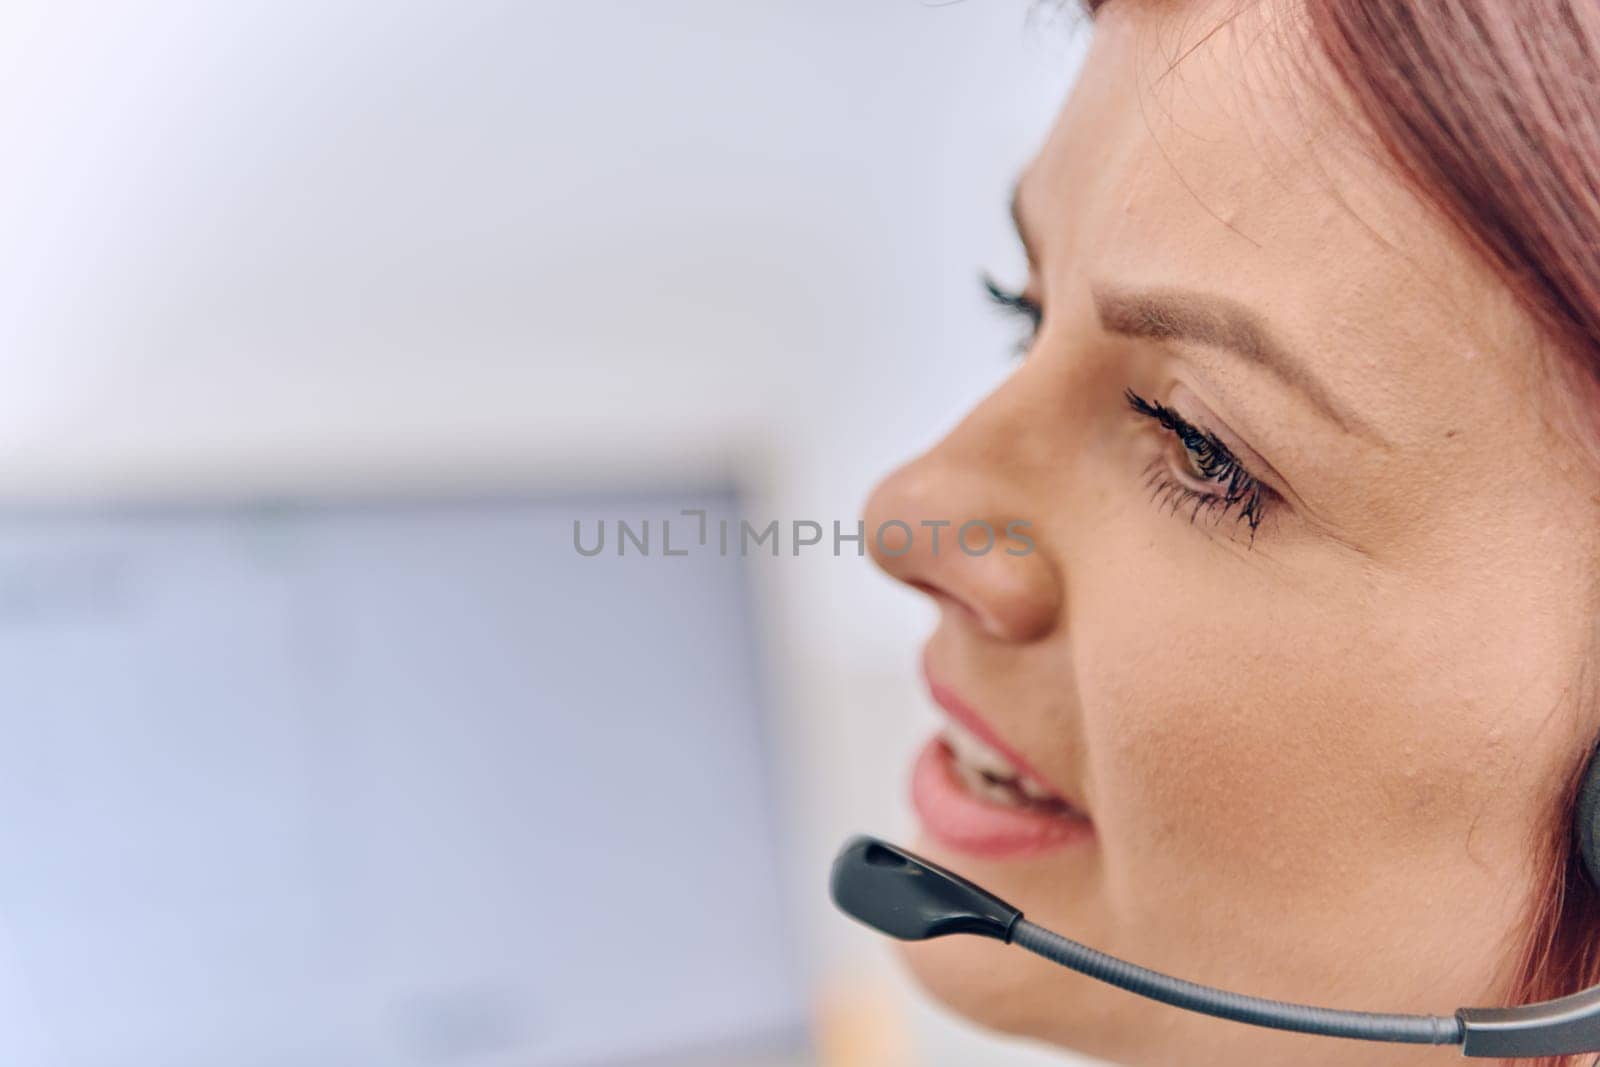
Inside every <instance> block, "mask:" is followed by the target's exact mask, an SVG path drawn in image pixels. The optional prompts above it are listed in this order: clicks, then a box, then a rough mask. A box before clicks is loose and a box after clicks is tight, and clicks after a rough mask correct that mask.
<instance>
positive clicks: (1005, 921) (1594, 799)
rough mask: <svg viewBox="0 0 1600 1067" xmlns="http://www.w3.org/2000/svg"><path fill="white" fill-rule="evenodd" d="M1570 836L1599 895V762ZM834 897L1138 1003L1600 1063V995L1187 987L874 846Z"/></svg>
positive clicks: (841, 865) (882, 922) (872, 914)
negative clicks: (1298, 1000)
mask: <svg viewBox="0 0 1600 1067" xmlns="http://www.w3.org/2000/svg"><path fill="white" fill-rule="evenodd" d="M1573 832H1574V835H1575V837H1576V839H1577V845H1578V852H1579V855H1580V856H1581V858H1582V860H1583V867H1584V871H1585V872H1586V873H1587V874H1588V876H1589V879H1590V881H1592V882H1593V883H1594V884H1595V885H1596V886H1600V758H1596V756H1595V755H1594V754H1591V755H1590V758H1589V765H1588V767H1587V769H1586V770H1585V771H1584V778H1583V786H1582V788H1581V789H1580V790H1579V792H1578V802H1577V805H1576V809H1575V811H1574V813H1573ZM831 888H832V894H833V902H834V903H835V904H836V905H838V907H839V908H840V909H842V910H843V911H845V912H846V913H847V914H849V915H850V916H852V917H853V918H855V919H857V920H859V921H861V922H863V923H866V924H867V925H868V926H871V927H873V928H874V929H877V930H879V931H881V932H882V933H885V934H888V935H889V936H890V937H895V938H899V939H900V940H902V941H924V940H927V939H929V938H934V937H944V936H946V935H947V934H975V935H977V936H979V937H991V938H994V939H995V940H997V941H1004V942H1005V943H1006V944H1008V945H1019V946H1021V947H1022V948H1025V949H1027V950H1028V951H1029V952H1032V953H1034V954H1036V955H1039V956H1043V957H1044V958H1045V959H1047V960H1050V961H1051V962H1052V963H1059V964H1061V965H1062V966H1063V967H1070V968H1071V969H1073V970H1075V971H1078V972H1080V973H1082V974H1086V975H1088V976H1089V977H1091V978H1097V979H1099V980H1100V981H1102V982H1108V983H1110V984H1111V985H1114V986H1119V987H1120V988H1122V989H1126V990H1128V991H1129V992H1132V993H1137V994H1139V995H1140V996H1144V997H1149V998H1151V999H1152V1000H1159V1001H1161V1002H1162V1003H1165V1004H1172V1005H1175V1006H1177V1007H1179V1008H1183V1009H1185V1010H1187V1011H1195V1012H1200V1013H1201V1014H1203V1015H1214V1016H1216V1017H1217V1018H1219V1019H1230V1020H1232V1021H1234V1022H1241V1023H1248V1024H1250V1025H1252V1026H1266V1027H1271V1028H1272V1029H1275V1030H1294V1031H1297V1032H1299V1033H1305V1034H1321V1035H1324V1036H1327V1037H1348V1038H1355V1039H1357V1040H1362V1041H1389V1042H1402V1043H1407V1044H1414V1045H1460V1046H1461V1054H1462V1055H1463V1056H1498V1057H1501V1058H1518V1057H1524V1056H1527V1057H1532V1056H1561V1055H1571V1054H1574V1053H1581V1052H1600V986H1591V987H1590V988H1588V989H1584V990H1581V991H1580V992H1577V993H1572V994H1570V995H1568V996H1564V997H1559V998H1557V999H1555V1000H1546V1001H1541V1002H1539V1003H1537V1004H1524V1005H1521V1006H1519V1007H1514V1008H1458V1009H1456V1012H1455V1014H1454V1015H1399V1014H1384V1013H1379V1012H1365V1011H1340V1010H1335V1009H1333V1008H1319V1007H1313V1006H1311V1005H1306V1004H1289V1003H1285V1002H1283V1001H1278V1000H1265V999H1262V998H1261V997H1250V996H1245V995H1244V994H1242V993H1233V992H1229V991H1228V990H1225V989H1217V988H1215V987H1213V986H1206V985H1200V984H1198V983H1195V982H1186V981H1184V980H1183V979H1181V978H1173V977H1172V976H1171V975H1166V974H1162V973H1160V972H1159V971H1152V970H1149V969H1147V968H1144V967H1140V966H1138V965H1136V964H1132V963H1129V962H1127V961H1126V960H1122V959H1118V958H1117V957H1116V956H1110V955H1107V954H1106V953H1104V952H1098V951H1096V950H1095V949H1092V948H1089V947H1088V946H1087V945H1082V944H1079V943H1078V942H1076V941H1072V940H1069V939H1068V938H1065V937H1062V936H1061V935H1060V934H1057V933H1052V932H1051V931H1049V930H1046V929H1045V928H1044V927H1042V926H1038V925H1036V924H1034V923H1031V922H1029V921H1028V920H1027V919H1025V918H1023V916H1022V912H1020V911H1018V910H1017V909H1016V908H1014V907H1012V906H1011V905H1010V904H1007V903H1006V902H1005V901H1003V900H1001V899H1000V898H999V897H997V896H995V895H994V894H992V893H989V892H987V891H986V890H984V889H982V888H980V887H978V886H976V885H973V884H972V883H971V882H969V881H967V880H966V879H965V878H962V877H960V876H958V875H955V874H952V873H951V872H949V871H947V870H945V869H944V868H942V867H939V866H937V865H935V864H933V863H930V862H928V861H927V860H925V859H922V858H921V857H920V856H916V855H913V854H912V853H910V852H907V851H906V850H905V849H903V848H897V847H896V846H894V845H891V844H888V843H886V842H883V841H879V840H877V839H876V838H872V837H855V838H852V839H851V840H849V841H848V842H846V843H845V846H844V848H843V849H842V850H841V851H840V853H839V855H838V858H837V859H835V860H834V861H833V878H832V886H831Z"/></svg>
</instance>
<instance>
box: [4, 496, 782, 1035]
mask: <svg viewBox="0 0 1600 1067" xmlns="http://www.w3.org/2000/svg"><path fill="white" fill-rule="evenodd" d="M684 509H701V510H704V511H705V512H706V513H707V515H708V517H709V520H710V521H711V522H713V523H715V522H716V521H717V520H718V518H719V517H733V516H736V515H737V513H738V510H739V497H738V494H737V493H736V492H734V491H733V490H731V489H721V488H717V489H711V490H698V491H691V492H684V493H675V494H668V493H665V492H659V491H652V492H641V493H614V494H597V493H590V494H543V495H528V496H522V497H518V496H505V497H494V498H484V499H451V498H440V499H409V500H390V501H383V502H372V501H367V502H350V503H339V502H337V501H326V500H324V501H301V502H276V503H266V502H241V503H237V504H222V503H214V504H196V505H192V506H184V505H165V506H152V505H143V506H135V505H126V506H104V507H76V508H60V509H46V510H13V511H9V512H5V511H0V693H3V697H0V719H3V725H4V732H3V740H0V1063H6V1064H12V1063H16V1064H28V1065H37V1067H147V1065H148V1067H216V1065H218V1064H227V1065H229V1067H257V1065H259V1067H302V1065H305V1067H312V1065H315V1067H362V1065H373V1067H380V1065H381V1067H388V1065H411V1064H417V1065H443V1064H449V1065H462V1067H500V1065H506V1067H509V1065H512V1064H515V1065H517V1067H530V1065H531V1067H556V1065H561V1067H566V1065H575V1064H607V1063H620V1062H640V1061H650V1062H655V1061H657V1060H659V1061H660V1062H667V1063H671V1062H706V1061H707V1060H708V1059H709V1058H710V1054H711V1053H712V1052H715V1051H716V1050H718V1049H725V1048H743V1049H755V1050H763V1049H772V1048H780V1047H783V1048H789V1047H793V1046H795V1045H796V1044H797V1043H799V1042H800V1041H801V1040H802V1039H801V1037H800V1035H801V1033H802V1032H803V1024H804V1019H805V1003H804V998H803V994H802V988H801V983H800V980H799V978H798V976H797V974H796V971H795V959H794V952H793V946H792V944H791V937H790V934H791V928H790V925H789V924H788V923H787V922H786V921H785V917H784V903H783V895H782V894H781V892H780V888H779V886H780V881H779V874H778V868H779V863H780V860H781V852H780V848H779V845H778V843H777V835H778V829H777V822H776V820H775V818H774V812H775V797H774V790H773V782H772V773H771V756H772V753H771V750H770V745H769V744H768V737H767V733H768V719H767V712H768V707H767V699H766V697H767V694H766V692H765V689H764V681H763V671H762V650H761V647H760V643H759V640H758V638H757V636H756V635H757V631H758V627H757V625H756V623H757V617H756V615H755V611H754V608H753V604H752V596H751V589H750V586H749V582H748V580H747V579H748V575H747V562H748V561H744V560H741V559H739V558H737V556H733V555H727V556H725V555H722V554H719V553H715V552H709V551H701V552H697V553H691V554H688V555H683V556H677V555H675V556H671V557H668V556H665V555H663V554H662V553H661V551H660V543H659V536H660V535H659V532H658V533H657V535H656V537H657V542H656V544H654V545H652V546H651V547H652V548H653V549H654V551H652V552H650V553H649V554H645V553H641V552H638V551H627V552H625V554H622V555H618V553H617V545H616V543H615V539H614V537H613V539H612V541H610V542H608V545H607V550H606V551H605V552H602V553H600V554H596V555H593V556H587V555H584V554H582V553H580V552H578V551H577V546H576V544H575V542H574V527H573V524H574V522H580V523H581V524H582V527H581V529H582V531H583V532H584V537H585V539H587V538H590V537H592V536H593V533H594V531H595V530H596V529H597V523H599V522H600V521H601V520H605V521H606V522H607V523H608V524H611V523H614V522H615V521H616V520H618V519H631V520H633V525H634V528H635V529H637V528H638V524H639V522H640V521H642V520H643V519H646V518H648V519H651V520H652V521H651V525H653V526H657V527H658V528H659V525H660V520H661V519H662V518H665V517H668V516H677V515H679V513H680V511H682V510H684ZM687 529H688V527H686V526H684V525H683V522H682V521H680V522H679V523H678V524H677V527H676V528H675V529H674V531H673V533H674V536H679V535H680V534H681V533H682V532H684V531H686V530H687ZM612 530H613V531H614V526H613V527H612ZM627 547H628V548H629V549H632V548H634V547H635V546H634V545H632V544H630V545H628V546H627ZM673 1057H679V1058H680V1059H677V1060H675V1059H674V1058H673Z"/></svg>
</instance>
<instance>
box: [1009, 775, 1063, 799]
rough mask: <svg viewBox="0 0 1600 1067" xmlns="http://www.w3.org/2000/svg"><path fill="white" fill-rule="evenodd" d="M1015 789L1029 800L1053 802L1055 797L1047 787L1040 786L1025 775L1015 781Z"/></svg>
mask: <svg viewBox="0 0 1600 1067" xmlns="http://www.w3.org/2000/svg"><path fill="white" fill-rule="evenodd" d="M1017 788H1019V789H1021V790H1022V792H1023V795H1024V796H1026V797H1027V798H1028V799H1029V800H1054V799H1055V796H1056V795H1055V794H1054V793H1053V792H1051V791H1050V790H1049V788H1048V787H1046V786H1044V785H1041V784H1040V783H1038V782H1036V781H1034V780H1033V779H1032V778H1029V777H1028V776H1027V775H1023V776H1022V777H1021V778H1019V779H1017Z"/></svg>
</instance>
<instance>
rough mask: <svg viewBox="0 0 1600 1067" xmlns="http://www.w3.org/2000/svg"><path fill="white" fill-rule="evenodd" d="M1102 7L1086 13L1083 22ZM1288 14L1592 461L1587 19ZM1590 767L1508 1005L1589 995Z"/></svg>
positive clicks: (1596, 363) (1599, 323) (1599, 285)
mask: <svg viewBox="0 0 1600 1067" xmlns="http://www.w3.org/2000/svg"><path fill="white" fill-rule="evenodd" d="M1105 2H1106V0H1086V3H1087V6H1088V7H1089V9H1090V10H1091V11H1094V10H1095V9H1098V8H1100V7H1101V6H1103V4H1104V3H1105ZM1301 3H1302V4H1303V7H1304V10H1305V13H1306V15H1307V17H1308V23H1309V28H1310V35H1311V42H1312V45H1313V47H1314V48H1315V49H1316V50H1317V51H1318V52H1319V53H1320V58H1322V59H1324V60H1326V63H1327V65H1328V66H1330V67H1331V68H1332V71H1333V74H1334V77H1335V78H1337V80H1338V84H1339V87H1340V88H1342V89H1343V90H1344V91H1345V93H1346V94H1347V95H1348V97H1349V98H1350V99H1352V100H1353V101H1354V103H1355V107H1356V111H1357V113H1358V117H1359V118H1360V119H1362V120H1364V123H1365V125H1366V126H1367V127H1368V128H1369V129H1370V130H1371V133H1372V135H1375V136H1376V138H1377V139H1378V141H1379V142H1380V143H1381V147H1382V149H1383V150H1384V152H1385V154H1386V156H1387V158H1388V161H1389V162H1390V163H1391V164H1392V165H1393V166H1394V168H1395V169H1396V170H1397V171H1398V173H1399V174H1400V176H1401V177H1402V179H1403V180H1405V181H1406V182H1407V183H1408V184H1409V185H1410V186H1411V187H1412V188H1413V189H1414V190H1415V191H1416V192H1417V193H1419V194H1420V195H1421V196H1422V197H1423V198H1424V199H1425V200H1426V201H1428V202H1429V203H1431V204H1433V205H1434V206H1435V207H1436V208H1437V209H1438V210H1439V211H1440V212H1441V213H1442V215H1443V217H1444V218H1445V219H1447V220H1448V221H1449V223H1450V224H1451V225H1453V226H1454V228H1455V229H1456V230H1457V232H1458V233H1460V234H1461V235H1462V236H1463V237H1465V238H1466V240H1467V241H1468V243H1469V244H1470V245H1471V246H1472V247H1474V248H1476V249H1477V250H1478V252H1479V253H1480V254H1481V256H1482V257H1483V259H1484V261H1485V262H1486V263H1488V264H1489V265H1490V267H1491V268H1493V270H1494V272H1495V273H1496V274H1498V275H1499V277H1500V278H1501V279H1502V280H1503V281H1504V282H1505V284H1506V286H1507V287H1508V288H1509V289H1510V291H1511V292H1512V293H1513V294H1514V295H1515V297H1516V298H1517V300H1518V301H1519V302H1520V303H1521V304H1522V305H1523V307H1525V308H1526V309H1527V310H1528V312H1529V313H1530V314H1531V315H1532V317H1533V319H1534V320H1535V321H1536V322H1537V323H1538V324H1539V325H1540V327H1541V328H1542V330H1543V332H1544V334H1545V335H1546V336H1547V337H1549V338H1550V340H1551V341H1552V342H1553V343H1552V346H1551V347H1552V348H1553V350H1555V351H1557V352H1559V353H1561V354H1562V355H1564V356H1565V357H1566V358H1565V359H1564V360H1562V361H1561V365H1558V366H1556V367H1554V368H1552V369H1553V370H1555V371H1557V372H1562V373H1564V372H1576V373H1564V377H1563V379H1562V380H1560V381H1558V383H1557V385H1558V388H1557V395H1558V396H1562V395H1564V396H1565V397H1566V398H1569V399H1571V398H1577V402H1576V403H1575V404H1574V405H1571V406H1574V407H1577V408H1578V409H1579V410H1580V411H1583V412H1584V413H1585V414H1586V415H1587V420H1586V421H1587V423H1588V427H1587V429H1588V430H1589V431H1590V432H1591V437H1590V439H1589V440H1587V441H1586V442H1585V443H1586V444H1588V445H1589V446H1590V447H1591V448H1593V447H1595V446H1596V444H1597V442H1600V436H1595V435H1593V431H1594V430H1595V429H1596V428H1597V427H1600V418H1597V417H1596V416H1597V415H1600V411H1596V410H1595V405H1596V403H1597V402H1600V401H1597V398H1600V392H1596V391H1595V390H1596V387H1597V386H1600V3H1597V2H1596V0H1515V2H1508V0H1301ZM1563 390H1564V393H1563ZM1585 409H1586V410H1585ZM1588 755H1589V750H1588V749H1583V750H1581V751H1575V752H1573V754H1572V761H1571V764H1570V767H1569V770H1568V773H1567V774H1566V775H1565V777H1564V780H1563V781H1562V782H1560V783H1555V784H1554V785H1553V788H1552V790H1551V802H1550V810H1549V811H1548V813H1547V815H1548V817H1547V819H1546V820H1545V821H1544V823H1543V826H1544V829H1543V831H1542V833H1541V835H1540V840H1539V841H1538V843H1537V846H1538V847H1537V860H1536V862H1537V864H1538V868H1537V870H1536V872H1535V873H1536V877H1537V879H1538V887H1539V888H1538V894H1537V897H1536V900H1535V903H1534V907H1533V908H1532V911H1531V914H1530V915H1529V916H1528V921H1527V924H1526V927H1525V930H1524V931H1523V937H1522V940H1521V943H1520V945H1518V946H1516V947H1515V948H1514V949H1513V952H1512V959H1511V960H1510V966H1511V968H1512V973H1510V974H1509V975H1508V981H1509V982H1510V983H1511V991H1510V994H1509V996H1510V997H1511V999H1512V1001H1513V1002H1516V1003H1527V1002H1531V1001H1535V1000H1544V999H1547V998H1550V997H1556V996H1561V995H1564V994H1567V993H1573V992H1576V991H1577V990H1579V989H1582V988H1585V987H1587V986H1591V985H1600V891H1597V889H1596V887H1595V886H1594V884H1593V883H1592V882H1591V881H1590V880H1589V878H1588V877H1587V876H1586V875H1585V873H1584V871H1583V869H1582V865H1581V862H1580V860H1579V858H1578V856H1577V848H1576V844H1575V842H1574V839H1573V828H1572V812H1573V808H1574V807H1575V805H1576V800H1577V793H1578V788H1579V785H1580V783H1581V779H1582V773H1583V769H1584V766H1585V764H1586V762H1587V758H1588ZM1506 1062H1507V1063H1508V1064H1511V1063H1520V1064H1526V1063H1528V1062H1529V1061H1526V1060H1518V1061H1506ZM1576 1062H1577V1061H1576V1060H1575V1059H1573V1058H1564V1057H1551V1058H1547V1059H1544V1060H1540V1061H1538V1063H1539V1064H1540V1067H1571V1064H1573V1063H1576ZM1594 1062H1596V1063H1600V1059H1596V1060H1595V1061H1594Z"/></svg>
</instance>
